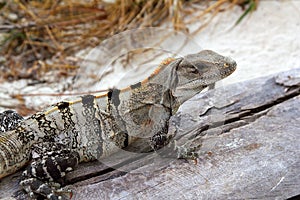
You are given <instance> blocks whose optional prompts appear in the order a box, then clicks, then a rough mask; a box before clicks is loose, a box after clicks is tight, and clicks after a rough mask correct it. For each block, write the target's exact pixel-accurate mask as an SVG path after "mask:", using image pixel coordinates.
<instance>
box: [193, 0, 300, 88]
mask: <svg viewBox="0 0 300 200" xmlns="http://www.w3.org/2000/svg"><path fill="white" fill-rule="evenodd" d="M233 9H234V11H226V12H224V13H220V14H219V15H218V16H217V17H216V18H215V19H214V20H213V21H212V23H211V24H210V25H209V26H208V27H207V28H206V29H204V30H203V31H202V32H200V33H199V34H198V35H197V36H196V37H195V40H196V41H197V42H198V43H199V44H200V45H201V47H202V48H204V49H212V50H215V51H217V52H220V53H221V54H224V55H229V56H231V57H232V58H234V59H235V60H236V61H237V63H238V68H237V70H236V72H235V73H234V74H232V75H231V76H230V77H228V78H227V79H226V80H224V81H223V83H226V84H228V83H233V82H239V81H245V80H247V79H252V78H255V77H259V76H265V75H268V74H272V73H276V72H279V71H285V70H288V69H291V68H299V67H300V58H299V55H300V1H298V0H294V1H291V0H286V1H267V0H262V1H260V3H259V6H258V9H257V10H256V11H255V12H253V13H252V14H251V15H249V16H246V17H245V18H244V19H243V21H242V22H241V23H240V24H239V25H238V26H236V27H234V28H232V27H233V25H234V22H235V21H236V19H237V18H238V17H239V16H240V15H241V14H242V11H241V9H240V8H239V7H234V8H233Z"/></svg>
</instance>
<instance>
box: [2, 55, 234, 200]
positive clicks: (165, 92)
mask: <svg viewBox="0 0 300 200" xmlns="http://www.w3.org/2000/svg"><path fill="white" fill-rule="evenodd" d="M235 68H236V63H235V61H233V60H232V59H230V58H228V57H224V56H221V55H219V54H217V53H215V52H213V51H210V50H203V51H201V52H199V53H197V54H191V55H187V56H185V57H183V58H177V59H169V60H166V61H164V62H163V63H162V64H161V65H160V66H159V67H158V68H157V69H156V70H155V72H153V74H152V75H151V76H149V77H148V78H147V79H146V80H144V81H142V82H139V83H136V84H134V85H131V86H129V87H127V88H125V89H122V90H118V89H111V90H109V91H108V92H107V94H105V95H99V96H94V95H85V96H81V97H79V98H78V99H74V100H73V101H63V102H60V103H57V104H55V105H53V106H51V107H49V108H48V109H46V110H45V111H43V112H38V113H36V114H34V115H32V116H31V117H29V118H27V119H25V120H23V121H21V122H20V123H19V124H18V125H11V126H9V127H4V125H3V124H2V127H1V130H2V131H3V130H4V131H5V132H3V133H1V134H0V178H2V177H4V176H7V175H9V174H12V173H14V172H16V171H17V170H18V169H20V168H21V167H23V166H24V165H26V164H28V163H29V161H31V162H30V164H29V166H28V167H27V169H26V170H25V171H24V172H23V175H22V178H21V182H20V185H21V186H22V188H23V189H24V190H25V191H26V192H28V193H29V195H30V197H31V198H33V199H34V198H37V197H40V196H43V197H44V198H47V199H63V198H64V196H61V195H60V193H59V192H58V190H55V189H53V187H54V186H58V187H60V185H63V178H64V176H65V174H66V173H67V172H68V171H71V170H73V169H74V167H76V165H78V163H80V162H88V161H92V160H95V159H101V158H104V157H107V156H109V155H111V154H113V153H115V152H117V151H118V150H119V149H120V148H125V147H127V146H128V145H130V144H131V143H133V142H134V141H136V140H137V139H139V138H146V140H147V143H148V145H149V146H150V147H151V148H152V149H153V150H158V149H160V148H161V147H164V146H166V145H168V143H169V141H170V140H171V139H172V138H173V137H174V135H172V134H170V133H168V131H167V130H168V121H169V119H170V117H171V116H172V115H173V114H174V113H175V112H176V111H177V109H178V107H179V106H180V105H181V104H182V103H183V102H185V101H186V100H188V99H189V98H191V97H192V96H194V95H195V94H197V93H199V92H200V91H201V90H203V89H204V88H205V87H207V86H208V85H211V84H213V83H215V82H216V81H218V80H221V79H223V78H225V77H227V76H228V75H230V74H231V73H232V72H233V71H234V70H235ZM7 112H8V111H7ZM6 114H8V115H10V116H15V117H16V116H17V115H16V114H13V113H6ZM19 121H20V120H19ZM19 121H18V122H19ZM0 126H1V125H0ZM147 138H148V139H147ZM174 150H176V147H175V149H174ZM195 155H196V154H193V153H192V152H189V154H184V155H182V154H181V155H178V157H183V158H195Z"/></svg>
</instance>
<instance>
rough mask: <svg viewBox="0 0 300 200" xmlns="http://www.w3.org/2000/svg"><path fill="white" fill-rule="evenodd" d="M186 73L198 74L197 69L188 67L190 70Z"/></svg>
mask: <svg viewBox="0 0 300 200" xmlns="http://www.w3.org/2000/svg"><path fill="white" fill-rule="evenodd" d="M188 72H189V73H193V74H196V73H198V69H196V68H195V67H190V68H189V69H188Z"/></svg>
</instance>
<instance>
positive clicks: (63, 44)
mask: <svg viewBox="0 0 300 200" xmlns="http://www.w3.org/2000/svg"><path fill="white" fill-rule="evenodd" d="M257 3H258V0H217V1H213V2H210V1H208V0H189V1H187V0H186V1H184V0H151V1H148V0H116V1H115V2H114V3H108V1H106V2H105V1H102V0H79V1H78V0H59V1H57V0H42V1H27V0H11V1H6V3H2V4H0V11H1V12H0V13H1V14H0V17H1V19H0V20H2V22H1V21H0V23H1V25H0V32H2V33H3V34H2V35H3V36H4V37H3V39H2V41H1V46H0V48H1V53H0V56H2V57H3V58H5V61H3V63H2V67H1V68H0V70H1V75H0V77H1V78H2V79H5V80H14V79H19V78H32V79H38V80H39V79H40V78H41V77H42V76H43V74H44V73H45V72H48V71H51V70H58V71H59V72H60V74H61V75H68V74H69V73H71V72H72V70H73V69H76V68H77V63H78V60H74V59H73V60H72V59H70V56H72V55H74V53H75V52H78V51H79V50H81V49H85V48H87V47H93V46H97V45H99V43H100V42H101V41H102V40H103V39H105V38H107V37H108V36H111V35H113V34H116V33H118V32H121V31H124V30H127V29H132V28H139V27H150V26H151V27H152V26H160V25H161V24H162V23H163V22H166V21H169V22H172V26H173V28H174V29H176V30H182V31H188V28H187V25H188V24H190V23H194V22H195V21H199V20H206V21H204V23H202V24H203V26H201V27H199V29H198V30H197V31H199V30H201V29H202V28H203V27H205V25H206V24H207V23H208V22H209V20H207V19H205V17H204V16H207V14H208V13H212V14H213V15H212V16H214V15H216V14H217V13H219V12H221V11H223V10H224V9H230V8H231V7H232V6H234V5H239V6H241V7H245V13H244V15H246V14H247V13H248V12H250V11H252V10H254V9H255V7H256V5H257ZM200 4H201V5H204V7H205V9H199V5H200ZM201 8H203V6H202V7H201ZM244 15H243V16H241V18H240V19H239V20H238V21H237V22H239V21H240V20H241V19H242V18H243V17H244ZM0 65H1V63H0Z"/></svg>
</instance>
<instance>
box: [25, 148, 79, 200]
mask: <svg viewBox="0 0 300 200" xmlns="http://www.w3.org/2000/svg"><path fill="white" fill-rule="evenodd" d="M32 155H33V161H32V162H31V163H30V165H29V166H28V167H27V168H26V170H25V171H24V172H23V174H22V177H21V182H20V185H21V187H22V188H23V189H24V190H25V191H26V192H27V193H28V194H29V195H30V197H31V198H34V199H35V198H36V197H38V196H43V197H44V198H47V199H51V200H56V199H64V196H62V195H61V193H69V194H71V191H69V190H66V191H63V190H60V189H59V188H60V187H61V186H63V185H65V179H64V178H65V175H66V173H67V172H69V171H72V170H73V169H74V168H75V167H76V166H77V165H78V163H79V154H78V153H77V152H75V151H74V150H71V149H70V148H67V147H66V146H65V145H63V144H59V143H54V142H49V143H39V144H37V145H34V146H33V150H32ZM58 189H59V190H58Z"/></svg>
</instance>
